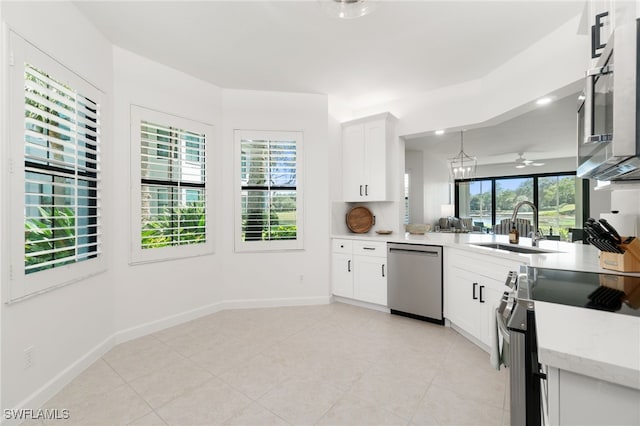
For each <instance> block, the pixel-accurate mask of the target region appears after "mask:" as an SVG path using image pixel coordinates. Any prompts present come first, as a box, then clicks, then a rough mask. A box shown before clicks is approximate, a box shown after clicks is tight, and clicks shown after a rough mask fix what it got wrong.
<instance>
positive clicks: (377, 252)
mask: <svg viewBox="0 0 640 426" xmlns="http://www.w3.org/2000/svg"><path fill="white" fill-rule="evenodd" d="M386 250H387V245H386V243H384V242H370V241H361V240H345V239H333V240H332V255H331V259H332V265H331V278H332V289H333V294H334V295H336V296H341V297H347V298H350V299H354V300H360V301H363V302H369V303H375V304H377V305H383V306H386V305H387V276H386V275H387V272H386V268H387V251H386Z"/></svg>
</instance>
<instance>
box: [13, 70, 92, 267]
mask: <svg viewBox="0 0 640 426" xmlns="http://www.w3.org/2000/svg"><path fill="white" fill-rule="evenodd" d="M99 136H100V107H99V105H98V103H97V102H96V101H95V100H92V99H90V98H89V97H87V96H84V95H83V94H81V93H79V92H78V91H77V90H75V89H74V88H73V87H71V86H69V85H67V84H65V83H63V82H61V81H60V80H58V79H57V78H55V77H54V76H52V75H50V74H49V73H47V72H46V71H45V70H42V69H39V68H37V67H35V66H32V65H29V64H25V68H24V213H25V222H24V227H25V232H24V236H25V237H24V238H25V241H24V268H25V274H32V273H35V272H38V271H43V270H47V269H52V268H56V267H60V266H63V265H67V264H70V263H76V262H81V261H84V260H88V259H92V258H95V257H97V256H99V255H100V253H101V242H100V232H101V214H100V137H99Z"/></svg>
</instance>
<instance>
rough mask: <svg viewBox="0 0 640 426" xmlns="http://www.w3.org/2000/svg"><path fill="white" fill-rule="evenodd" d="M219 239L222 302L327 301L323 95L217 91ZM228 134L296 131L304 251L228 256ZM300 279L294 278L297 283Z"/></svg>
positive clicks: (230, 205)
mask: <svg viewBox="0 0 640 426" xmlns="http://www.w3.org/2000/svg"><path fill="white" fill-rule="evenodd" d="M222 99H223V101H222V103H223V116H224V123H223V133H222V140H221V143H222V145H221V146H222V150H221V155H222V161H223V168H222V172H223V178H222V188H223V189H222V192H221V199H220V204H221V206H223V208H222V209H221V210H220V212H219V214H220V216H221V223H222V224H224V226H221V229H220V238H221V242H222V247H221V251H220V254H221V256H222V257H223V262H224V270H223V274H224V276H225V292H224V296H223V297H224V299H225V300H227V301H245V302H244V303H242V304H243V305H247V304H250V303H251V300H252V299H263V300H262V301H261V302H258V301H256V302H255V303H256V304H258V305H259V304H265V305H268V304H269V303H272V304H279V305H282V304H289V303H291V304H298V303H304V302H305V301H307V302H308V303H318V302H328V300H329V299H328V297H329V239H328V236H329V219H328V218H329V152H330V150H331V142H330V139H329V133H328V130H327V123H328V120H329V117H328V106H327V97H326V96H324V95H312V94H293V93H278V92H258V91H251V90H223V91H222ZM234 129H256V130H293V131H302V132H303V138H304V142H303V152H304V158H303V165H302V167H303V173H304V175H303V180H304V195H303V196H304V207H303V209H304V219H303V220H304V250H302V251H288V252H275V253H234V252H233V247H234V229H233V226H232V224H233V223H234V216H233V215H234V214H235V212H234V195H233V194H234V193H233V191H234V190H235V189H236V188H237V186H238V185H239V183H238V182H235V181H234V157H233V141H234V137H233V131H234ZM301 277H302V279H301Z"/></svg>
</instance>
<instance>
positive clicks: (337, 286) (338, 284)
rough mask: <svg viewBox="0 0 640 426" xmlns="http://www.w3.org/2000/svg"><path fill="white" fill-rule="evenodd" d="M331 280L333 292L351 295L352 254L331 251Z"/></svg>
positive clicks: (340, 294) (339, 294)
mask: <svg viewBox="0 0 640 426" xmlns="http://www.w3.org/2000/svg"><path fill="white" fill-rule="evenodd" d="M331 261H332V262H333V264H332V269H331V282H332V285H333V294H335V295H336V296H342V297H349V298H352V297H353V256H352V255H351V254H343V253H333V254H332V256H331Z"/></svg>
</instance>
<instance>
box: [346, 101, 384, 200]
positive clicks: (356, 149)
mask: <svg viewBox="0 0 640 426" xmlns="http://www.w3.org/2000/svg"><path fill="white" fill-rule="evenodd" d="M394 123H395V117H393V116H392V115H391V114H389V113H384V114H378V115H375V116H372V117H366V118H361V119H358V120H354V121H349V122H346V123H343V124H342V146H343V182H344V186H343V198H344V201H360V202H362V201H389V195H390V194H389V187H390V182H389V178H390V171H389V169H390V168H389V159H390V150H391V146H392V144H393V138H394V136H395V135H394Z"/></svg>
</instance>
